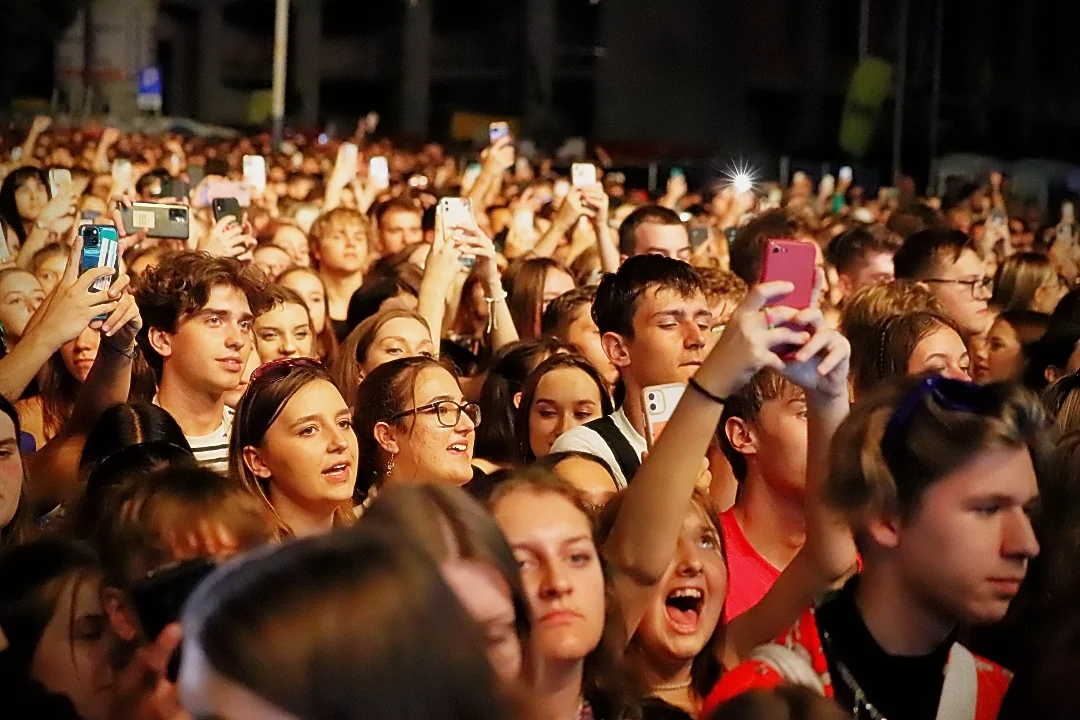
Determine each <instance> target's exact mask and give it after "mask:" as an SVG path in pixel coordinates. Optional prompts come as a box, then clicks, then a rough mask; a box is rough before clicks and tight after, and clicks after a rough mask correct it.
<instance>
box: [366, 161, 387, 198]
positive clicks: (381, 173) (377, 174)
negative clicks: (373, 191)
mask: <svg viewBox="0 0 1080 720" xmlns="http://www.w3.org/2000/svg"><path fill="white" fill-rule="evenodd" d="M368 175H370V176H371V180H372V182H373V183H374V184H375V187H377V188H379V189H380V190H385V189H386V188H388V187H390V164H389V163H388V162H387V160H386V158H385V157H383V156H381V155H376V156H375V157H373V158H371V160H370V161H369V162H368Z"/></svg>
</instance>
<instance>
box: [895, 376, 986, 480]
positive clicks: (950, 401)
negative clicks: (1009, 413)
mask: <svg viewBox="0 0 1080 720" xmlns="http://www.w3.org/2000/svg"><path fill="white" fill-rule="evenodd" d="M928 396H929V398H930V399H931V400H933V402H934V403H935V404H936V405H938V407H940V408H942V409H943V410H948V411H950V412H965V413H971V414H973V415H989V414H991V413H995V412H999V411H1000V410H1001V407H1002V404H1003V403H1004V401H1005V396H1004V395H1003V394H1002V392H1001V386H994V385H979V384H977V383H973V382H965V381H963V380H953V379H952V378H946V377H942V376H941V375H930V376H927V377H925V378H923V379H922V380H920V381H919V383H918V385H916V386H915V387H914V388H912V390H911V391H910V392H909V393H908V394H907V395H905V396H904V397H903V399H901V400H900V402H899V403H897V405H896V408H895V409H894V410H893V413H892V417H890V418H889V422H888V424H887V425H886V426H885V432H884V433H883V434H882V436H881V455H882V457H883V458H884V460H885V464H886V465H887V466H888V468H889V470H890V471H891V472H894V473H895V472H896V468H901V467H905V466H907V465H909V464H910V463H906V462H905V461H904V460H905V457H906V454H907V450H906V448H907V436H908V431H909V430H910V429H911V423H912V420H913V419H914V417H915V414H916V412H917V411H918V409H919V407H920V406H921V405H922V404H923V402H924V400H925V399H926V398H927V397H928Z"/></svg>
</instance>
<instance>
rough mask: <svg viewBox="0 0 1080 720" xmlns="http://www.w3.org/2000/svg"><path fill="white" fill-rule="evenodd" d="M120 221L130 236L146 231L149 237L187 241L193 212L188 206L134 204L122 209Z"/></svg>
mask: <svg viewBox="0 0 1080 720" xmlns="http://www.w3.org/2000/svg"><path fill="white" fill-rule="evenodd" d="M120 219H121V220H122V221H123V223H124V232H126V233H127V234H128V235H134V234H135V233H137V232H139V231H140V230H145V231H146V236H147V237H152V238H166V239H172V240H187V239H188V236H189V235H190V234H191V210H190V209H189V208H188V207H187V206H186V205H169V204H166V203H132V205H131V207H122V208H121V209H120Z"/></svg>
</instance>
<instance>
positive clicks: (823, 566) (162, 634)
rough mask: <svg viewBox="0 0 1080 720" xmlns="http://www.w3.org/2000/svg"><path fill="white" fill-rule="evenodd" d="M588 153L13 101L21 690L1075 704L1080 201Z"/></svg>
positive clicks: (0, 601)
mask: <svg viewBox="0 0 1080 720" xmlns="http://www.w3.org/2000/svg"><path fill="white" fill-rule="evenodd" d="M251 158H261V161H259V162H251V161H250V159H251ZM583 161H588V158H584V159H583ZM383 163H385V165H384V164H383ZM260 166H261V167H262V168H264V171H263V173H262V175H261V177H260V176H259V173H258V172H254V173H253V172H252V169H255V170H258V169H259V168H260ZM591 168H592V169H591V171H590V172H586V173H579V172H578V171H577V168H575V169H574V171H573V172H571V171H570V169H569V168H566V167H561V166H556V165H555V164H554V163H553V161H552V160H551V159H547V158H544V157H540V156H537V157H531V158H524V157H518V156H517V152H516V149H515V144H514V139H513V138H511V137H505V136H502V135H500V134H498V133H495V132H493V133H492V141H491V143H490V144H489V145H488V146H487V147H486V148H484V149H483V151H482V152H481V153H480V155H479V159H478V161H476V162H469V160H468V159H466V160H465V161H462V159H461V158H460V157H456V156H453V155H451V154H449V153H447V152H446V151H445V150H444V149H443V148H442V147H440V146H438V145H435V144H429V145H425V146H423V147H419V148H416V147H414V148H404V147H397V146H394V145H393V144H392V143H391V142H389V141H387V140H386V139H383V138H380V137H377V136H373V135H370V134H368V133H365V132H364V128H363V126H361V127H360V128H358V132H357V135H356V136H354V137H352V138H347V139H345V140H344V141H338V140H327V139H326V138H316V137H310V138H309V137H304V136H300V135H295V136H292V137H290V138H288V139H287V141H286V142H285V143H284V144H283V146H282V147H280V148H272V147H271V145H270V140H269V137H268V136H255V137H240V138H235V139H210V138H201V137H186V136H180V135H165V136H160V137H148V136H143V135H138V134H131V133H121V132H118V131H117V130H115V129H111V128H101V127H80V128H68V127H57V126H53V125H52V124H51V123H50V121H49V120H48V119H47V118H39V119H37V120H35V122H34V123H33V126H32V127H31V128H30V130H29V133H27V134H18V135H15V134H11V133H9V134H7V135H5V136H3V138H2V140H0V180H2V185H0V238H2V239H3V241H4V242H0V258H2V259H3V262H2V263H0V326H2V331H3V335H2V339H3V355H2V357H0V687H2V688H3V692H0V697H2V698H3V699H2V700H0V707H2V708H3V709H2V710H0V715H2V716H3V717H11V718H21V717H27V718H60V719H65V718H81V720H130V719H136V720H150V719H151V718H155V719H168V720H193V719H199V718H228V719H229V720H247V719H255V718H283V719H285V718H302V719H305V720H319V719H322V718H326V719H329V718H387V719H389V718H395V719H402V720H404V719H412V718H416V719H417V720H419V719H420V718H430V717H438V718H460V719H462V720H464V719H466V718H468V719H470V720H476V719H487V718H491V719H492V720H496V719H498V720H593V719H595V720H658V719H666V718H679V719H685V718H698V717H700V718H711V719H712V720H728V719H732V718H747V719H759V720H772V719H774V718H775V719H781V718H807V719H811V718H812V719H821V720H826V719H829V720H831V719H834V718H843V717H854V718H862V719H865V718H870V719H872V720H882V719H884V718H888V719H889V720H899V719H901V718H932V717H937V718H945V719H948V720H991V719H992V718H997V717H1000V718H1003V719H1004V720H1010V719H1012V718H1032V717H1066V716H1068V715H1069V714H1070V711H1069V708H1071V707H1073V696H1074V694H1075V693H1074V692H1073V690H1072V687H1073V683H1072V682H1071V679H1070V678H1071V674H1072V673H1073V672H1076V671H1078V670H1080V657H1078V656H1077V653H1076V651H1075V648H1076V643H1075V642H1074V641H1073V640H1074V637H1075V636H1073V635H1072V632H1073V630H1074V629H1075V628H1077V627H1078V623H1080V618H1078V617H1077V615H1076V608H1077V607H1080V604H1078V602H1077V601H1080V594H1078V591H1080V583H1078V582H1077V579H1078V577H1080V575H1078V573H1077V571H1076V569H1075V568H1076V567H1077V560H1080V557H1078V556H1077V554H1078V549H1080V545H1078V544H1077V542H1076V540H1075V538H1076V537H1077V535H1078V533H1080V452H1078V449H1080V380H1078V377H1080V376H1078V375H1077V371H1078V370H1080V285H1078V282H1077V281H1078V278H1080V247H1078V244H1077V241H1078V238H1080V234H1078V228H1077V227H1076V224H1075V219H1074V214H1073V210H1072V206H1071V204H1069V203H1065V204H1063V206H1062V208H1061V212H1060V214H1058V210H1057V209H1056V208H1055V209H1051V210H1048V211H1047V210H1042V211H1040V209H1039V208H1037V207H1035V206H1034V205H1032V204H1029V203H1025V202H1024V198H1017V197H1013V196H1012V195H1011V192H1010V184H1009V179H1008V178H1007V177H1002V176H1001V175H999V174H992V175H990V176H989V177H986V178H983V179H982V183H981V184H979V183H971V184H968V185H963V186H960V185H957V186H955V187H952V188H950V191H949V192H948V193H947V194H946V196H945V197H941V198H923V197H919V196H917V194H916V192H915V190H914V186H913V185H912V184H911V183H910V182H908V181H905V182H903V183H901V185H900V186H899V187H897V188H884V189H882V190H881V192H880V193H879V194H878V195H877V196H876V197H874V196H871V195H870V194H869V193H866V192H864V190H863V188H861V187H860V186H859V185H858V179H857V178H853V177H852V176H851V174H850V173H846V172H842V173H840V175H839V178H833V177H831V176H826V177H825V178H823V179H821V180H820V182H818V183H817V185H816V186H815V184H814V182H812V181H811V179H810V178H808V177H807V176H806V175H803V174H801V173H797V174H796V175H795V176H794V177H793V178H792V180H791V183H790V184H789V185H787V186H780V185H777V184H764V185H759V186H752V185H751V186H747V185H748V184H743V183H734V184H733V183H731V182H729V181H727V180H724V179H722V178H721V179H717V180H716V181H715V182H709V183H706V184H704V185H703V186H701V187H690V186H689V185H688V183H687V180H686V177H685V175H683V174H682V173H681V172H678V171H674V172H672V174H671V176H670V178H669V179H668V180H667V183H666V186H665V187H664V188H663V192H662V193H651V194H650V193H649V192H648V191H647V190H644V189H641V188H635V187H630V186H627V185H626V181H625V177H624V176H622V175H621V174H620V173H618V172H614V171H607V172H605V168H604V164H603V163H601V162H596V163H593V164H592V165H591ZM65 171H66V172H65ZM583 178H584V179H583ZM230 188H231V190H230ZM229 192H232V193H233V195H229ZM222 193H224V195H223V194H222ZM211 196H214V197H211ZM222 198H224V199H226V200H229V201H232V200H236V201H238V204H242V205H243V209H242V210H240V211H237V210H235V209H234V210H233V211H232V213H231V214H223V213H221V212H219V210H221V208H222V207H223V205H222V204H221V203H220V202H215V200H220V199H222ZM459 198H463V199H464V200H465V201H466V202H465V203H461V202H458V201H457V199H459ZM146 203H149V204H156V205H158V206H162V205H164V206H168V208H169V209H170V210H176V211H178V212H179V214H178V215H176V216H175V217H177V218H180V217H182V218H183V222H184V223H186V225H187V229H186V231H185V233H184V234H186V237H176V236H170V233H166V232H161V228H156V227H154V223H153V222H152V221H148V220H147V219H146V212H147V210H146V208H147V207H149V206H148V205H145V204H146ZM454 203H457V204H456V205H455V204H454ZM227 206H228V207H234V208H235V206H234V205H231V204H227ZM451 207H458V208H460V207H465V208H466V209H467V210H468V212H466V213H465V214H464V215H462V214H461V213H452V212H451V210H450V209H448V208H451ZM140 208H142V210H140ZM139 213H142V217H143V219H142V221H141V222H140V223H135V224H134V225H133V224H132V222H131V220H130V218H131V217H132V216H133V214H134V215H138V214H139ZM168 217H169V218H170V220H172V219H173V218H174V215H173V214H169V215H168ZM110 227H115V228H116V234H117V237H118V238H119V261H118V262H117V263H116V264H115V265H112V266H94V265H92V264H91V265H90V266H87V265H88V264H87V263H86V262H85V258H86V257H87V249H88V248H87V247H86V244H87V242H88V241H87V240H86V238H87V237H90V235H88V233H87V229H88V228H100V229H107V228H110ZM162 235H165V237H162ZM94 237H97V236H96V235H95V236H94ZM776 241H790V242H793V243H803V245H800V246H796V245H790V244H789V245H785V246H784V247H812V248H813V252H812V253H811V254H812V255H813V256H814V257H815V258H816V260H815V262H814V263H813V267H810V266H809V265H807V268H808V271H809V273H810V275H811V276H812V278H811V281H810V284H809V285H808V286H807V287H806V288H805V289H806V290H807V291H808V292H809V297H810V301H809V302H808V303H800V304H798V306H795V307H792V306H788V305H786V304H785V302H786V299H787V298H790V297H794V296H795V294H797V293H796V291H797V290H799V288H798V283H797V282H794V283H793V282H789V279H779V280H778V279H773V278H772V277H770V275H769V272H768V271H767V266H768V264H769V260H768V258H767V249H769V248H775V247H777V245H776V244H775V243H776ZM811 285H812V287H811ZM673 387H674V388H675V389H676V390H677V392H676V393H675V394H674V395H664V397H671V398H676V399H677V400H675V401H673V402H674V409H673V410H672V411H671V412H669V413H668V414H667V415H666V416H665V417H664V418H663V423H661V424H660V425H659V426H658V425H657V424H656V423H654V422H653V420H654V418H653V417H652V416H651V415H650V413H651V412H652V411H654V410H656V407H655V401H654V400H652V399H650V398H655V397H656V393H658V392H661V393H667V392H668V391H669V390H670V389H671V388H673ZM669 409H670V408H669ZM661 429H662V433H661V432H660V430H661ZM1014 673H1015V676H1014Z"/></svg>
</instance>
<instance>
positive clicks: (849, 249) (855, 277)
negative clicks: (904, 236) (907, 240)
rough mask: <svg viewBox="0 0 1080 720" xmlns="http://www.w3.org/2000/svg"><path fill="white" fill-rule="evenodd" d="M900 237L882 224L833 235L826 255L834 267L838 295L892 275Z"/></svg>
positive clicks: (882, 280) (851, 291) (890, 277)
mask: <svg viewBox="0 0 1080 720" xmlns="http://www.w3.org/2000/svg"><path fill="white" fill-rule="evenodd" d="M900 245H901V240H900V238H899V237H897V236H895V235H893V234H892V233H890V232H889V231H888V230H886V229H885V228H884V227H883V226H880V225H875V226H871V227H858V228H855V229H854V230H848V231H847V232H845V233H843V234H841V235H838V236H836V237H835V238H833V241H832V242H831V243H829V247H828V249H827V250H826V252H825V258H826V259H827V260H828V261H829V263H830V264H831V265H832V266H833V267H835V268H836V274H837V277H838V279H839V288H838V289H839V290H840V295H841V297H847V296H848V295H850V294H851V293H853V292H855V291H856V290H858V289H859V288H862V287H865V286H867V285H873V284H874V283H879V282H888V281H889V280H892V279H893V255H894V254H895V253H896V251H897V250H898V249H899V248H900Z"/></svg>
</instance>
